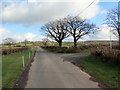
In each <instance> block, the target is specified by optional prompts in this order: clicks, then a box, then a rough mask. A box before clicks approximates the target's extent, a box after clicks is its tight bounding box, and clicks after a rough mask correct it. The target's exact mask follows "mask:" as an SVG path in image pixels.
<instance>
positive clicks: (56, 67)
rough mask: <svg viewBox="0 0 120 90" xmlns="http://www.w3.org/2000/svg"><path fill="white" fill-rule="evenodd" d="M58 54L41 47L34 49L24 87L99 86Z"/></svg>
mask: <svg viewBox="0 0 120 90" xmlns="http://www.w3.org/2000/svg"><path fill="white" fill-rule="evenodd" d="M89 78H90V76H89V75H88V74H87V73H85V72H83V71H82V70H80V69H79V67H77V66H75V65H73V64H72V63H70V62H65V61H63V59H62V58H61V56H60V55H58V54H54V53H50V52H47V51H45V50H43V49H41V48H39V49H38V50H37V51H36V55H35V57H34V62H33V63H32V66H31V67H30V71H29V74H28V81H27V85H26V86H25V88H99V87H98V83H97V82H93V81H91V80H89Z"/></svg>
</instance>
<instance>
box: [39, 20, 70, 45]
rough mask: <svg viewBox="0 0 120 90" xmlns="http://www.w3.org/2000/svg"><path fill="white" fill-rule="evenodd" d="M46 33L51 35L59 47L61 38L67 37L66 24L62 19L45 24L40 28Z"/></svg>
mask: <svg viewBox="0 0 120 90" xmlns="http://www.w3.org/2000/svg"><path fill="white" fill-rule="evenodd" d="M41 29H42V30H45V31H46V32H47V33H48V36H50V37H52V38H53V39H54V40H55V41H56V42H58V44H59V47H61V46H62V41H63V39H65V38H67V37H69V33H68V32H67V28H66V25H65V23H64V20H63V19H60V20H56V21H52V22H49V23H47V24H45V25H44V26H43V27H42V28H41Z"/></svg>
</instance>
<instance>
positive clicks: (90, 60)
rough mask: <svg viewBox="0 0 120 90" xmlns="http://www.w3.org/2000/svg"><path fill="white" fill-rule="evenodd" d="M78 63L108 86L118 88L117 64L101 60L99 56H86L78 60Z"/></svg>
mask: <svg viewBox="0 0 120 90" xmlns="http://www.w3.org/2000/svg"><path fill="white" fill-rule="evenodd" d="M78 64H79V65H81V66H82V67H84V68H83V69H84V70H85V71H86V72H88V73H89V74H90V75H92V76H93V77H95V78H96V79H98V80H99V81H100V82H102V83H104V84H105V85H106V86H108V87H109V88H118V85H120V77H119V76H120V73H118V69H119V68H118V67H119V66H117V65H113V64H109V63H106V62H103V61H101V60H100V58H96V57H94V56H87V57H85V58H84V59H83V60H80V61H79V62H78Z"/></svg>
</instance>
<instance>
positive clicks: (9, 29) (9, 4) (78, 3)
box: [0, 0, 119, 43]
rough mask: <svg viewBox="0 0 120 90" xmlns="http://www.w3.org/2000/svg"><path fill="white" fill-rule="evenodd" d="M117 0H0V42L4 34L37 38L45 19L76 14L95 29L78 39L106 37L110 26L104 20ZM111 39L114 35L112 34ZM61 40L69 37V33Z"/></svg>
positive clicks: (15, 37) (30, 38)
mask: <svg viewBox="0 0 120 90" xmlns="http://www.w3.org/2000/svg"><path fill="white" fill-rule="evenodd" d="M118 1H119V0H95V1H94V3H93V4H92V5H91V6H90V7H88V8H86V7H87V6H88V5H89V4H90V3H91V2H93V0H89V1H88V0H64V1H63V0H49V1H48V0H0V43H1V42H2V40H3V39H5V38H8V37H10V38H13V39H15V40H16V41H23V40H25V39H27V40H29V41H41V40H42V39H43V38H46V35H45V34H44V33H43V32H42V31H41V26H43V25H44V24H45V23H47V22H49V21H52V20H56V19H60V18H63V17H66V16H67V15H79V16H80V17H82V18H85V19H87V20H88V21H89V22H90V23H94V24H95V25H96V26H97V27H99V29H98V30H97V31H96V32H95V33H94V35H92V34H90V35H86V36H84V37H82V38H81V39H80V41H86V40H110V29H111V27H109V26H108V25H106V24H105V20H106V16H107V13H108V12H109V11H110V10H111V9H113V8H115V7H117V4H118V3H117V2H118ZM112 40H117V37H116V36H114V35H113V34H112ZM64 41H73V38H72V37H69V38H67V39H65V40H64Z"/></svg>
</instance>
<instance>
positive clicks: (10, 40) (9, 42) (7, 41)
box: [3, 38, 16, 45]
mask: <svg viewBox="0 0 120 90" xmlns="http://www.w3.org/2000/svg"><path fill="white" fill-rule="evenodd" d="M15 42H16V41H15V39H13V38H6V39H4V40H3V43H4V44H9V45H12V44H13V43H15Z"/></svg>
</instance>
